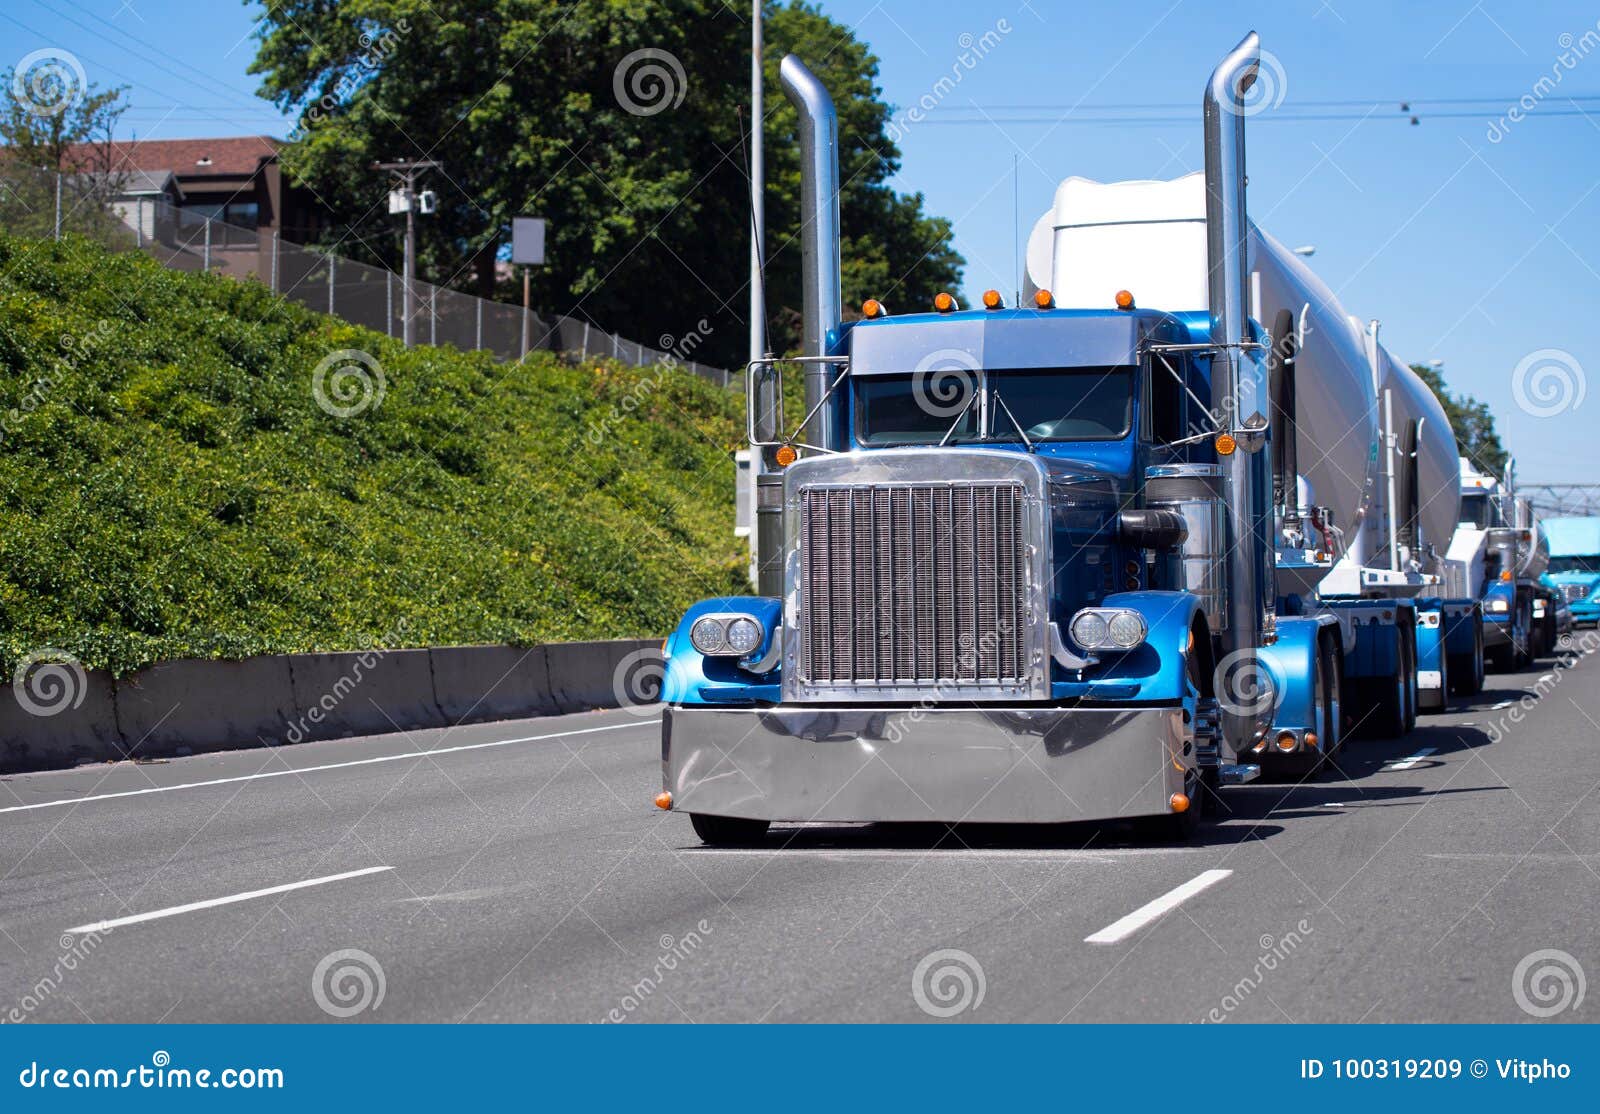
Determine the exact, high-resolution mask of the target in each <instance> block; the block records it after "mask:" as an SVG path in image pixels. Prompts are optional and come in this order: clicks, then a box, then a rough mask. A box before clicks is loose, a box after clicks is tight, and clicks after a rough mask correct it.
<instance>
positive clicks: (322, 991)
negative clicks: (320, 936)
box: [311, 948, 389, 1018]
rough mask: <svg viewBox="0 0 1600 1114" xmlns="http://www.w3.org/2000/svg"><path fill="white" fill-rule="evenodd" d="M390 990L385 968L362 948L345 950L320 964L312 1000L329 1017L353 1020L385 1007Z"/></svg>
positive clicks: (318, 962)
mask: <svg viewBox="0 0 1600 1114" xmlns="http://www.w3.org/2000/svg"><path fill="white" fill-rule="evenodd" d="M388 989H389V983H388V980H387V979H385V978H384V975H383V965H382V964H381V963H379V962H378V961H377V960H376V959H374V958H373V957H372V955H370V954H369V953H367V952H364V951H362V950H361V949H360V948H342V949H340V950H339V951H336V952H329V953H328V954H327V955H325V956H323V957H322V958H321V959H320V960H318V961H317V966H316V969H315V970H314V971H312V972H311V997H312V998H313V999H315V1000H316V1003H317V1006H318V1007H319V1008H320V1009H321V1010H322V1012H323V1013H325V1014H327V1015H328V1016H329V1017H339V1018H345V1017H354V1016H356V1014H358V1013H365V1012H366V1011H367V1010H376V1009H377V1008H378V1007H379V1006H381V1005H383V996H384V994H385V992H387V990H388Z"/></svg>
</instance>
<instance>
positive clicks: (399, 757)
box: [0, 719, 661, 814]
mask: <svg viewBox="0 0 1600 1114" xmlns="http://www.w3.org/2000/svg"><path fill="white" fill-rule="evenodd" d="M660 722H661V721H660V720H659V719H642V720H637V721H635V722H633V723H612V724H607V725H606V726H605V727H585V728H582V729H581V730H578V731H557V732H555V733H554V734H551V735H526V736H523V737H522V738H518V739H493V740H491V741H489V742H487V743H463V744H462V745H461V746H458V747H437V748H435V749H434V750H410V751H406V752H405V753H404V754H380V755H378V756H377V757H376V758H356V759H353V760H351V761H349V762H329V763H328V764H326V765H323V766H302V767H299V768H297V769H292V770H266V771H263V772H262V773H258V774H240V775H239V776H237V777H218V778H212V779H211V780H210V781H186V782H183V783H182V784H180V785H153V786H150V787H148V788H145V789H124V790H122V791H121V792H117V793H97V794H95V795H94V796H92V797H66V798H63V799H62V800H59V801H39V802H37V803H35V804H31V805H11V806H9V807H7V808H0V814H4V813H7V812H27V811H29V810H30V809H36V808H59V807H61V806H62V805H81V804H86V803H88V802H89V801H110V800H114V799H115V798H117V797H143V796H144V795H146V794H147V793H175V792H177V791H178V790H179V789H203V788H205V787H206V786H210V785H232V784H234V783H235V782H240V781H261V780H265V779H266V778H269V777H290V776H292V775H294V774H317V773H321V772H322V771H324V770H344V769H349V768H350V767H351V766H376V765H377V764H379V763H380V762H400V761H403V760H405V759H407V758H427V757H430V756H432V755H436V754H460V753H461V752H462V751H466V750H487V749H488V748H490V747H508V746H511V745H512V744H513V743H536V742H538V741H539V740H540V739H565V738H569V737H571V736H573V735H592V734H594V733H595V732H596V731H621V730H623V729H624V728H628V727H649V726H651V725H653V724H657V723H660Z"/></svg>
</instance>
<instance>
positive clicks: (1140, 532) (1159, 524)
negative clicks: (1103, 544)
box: [1117, 508, 1189, 549]
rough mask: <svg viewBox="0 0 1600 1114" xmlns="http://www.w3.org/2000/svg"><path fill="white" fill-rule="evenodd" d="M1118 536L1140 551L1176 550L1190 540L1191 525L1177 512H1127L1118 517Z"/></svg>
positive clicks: (1153, 510)
mask: <svg viewBox="0 0 1600 1114" xmlns="http://www.w3.org/2000/svg"><path fill="white" fill-rule="evenodd" d="M1117 534H1118V536H1120V537H1121V538H1122V540H1123V541H1125V542H1127V543H1128V544H1129V545H1132V546H1137V547H1138V548H1140V549H1176V548H1177V547H1178V546H1180V545H1182V544H1183V543H1184V542H1186V541H1188V540H1189V525H1188V523H1186V522H1185V521H1184V520H1183V515H1181V514H1179V513H1178V512H1177V511H1168V510H1158V509H1154V508H1147V509H1145V510H1127V511H1122V512H1120V513H1119V514H1118V515H1117Z"/></svg>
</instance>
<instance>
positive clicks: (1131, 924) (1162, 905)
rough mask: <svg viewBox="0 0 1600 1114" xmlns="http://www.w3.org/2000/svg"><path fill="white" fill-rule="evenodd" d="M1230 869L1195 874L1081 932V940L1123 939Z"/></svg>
mask: <svg viewBox="0 0 1600 1114" xmlns="http://www.w3.org/2000/svg"><path fill="white" fill-rule="evenodd" d="M1232 873H1233V871H1231V870H1208V871H1206V872H1205V873H1204V874H1200V875H1197V876H1195V877H1193V878H1191V879H1189V880H1188V881H1187V882H1185V883H1184V884H1183V885H1181V886H1179V887H1178V888H1177V889H1175V890H1169V891H1168V892H1167V893H1164V894H1162V895H1161V896H1160V897H1158V898H1156V899H1155V900H1154V901H1152V902H1150V903H1149V904H1148V905H1141V906H1140V907H1139V908H1137V909H1135V910H1134V911H1133V912H1131V913H1129V914H1128V915H1127V916H1126V917H1123V918H1122V919H1121V920H1119V921H1114V922H1112V923H1111V924H1108V925H1106V927H1104V928H1102V929H1101V930H1100V931H1099V932H1096V933H1094V934H1093V935H1092V936H1085V937H1084V938H1083V942H1084V943H1085V944H1115V943H1117V942H1119V941H1121V940H1126V939H1127V938H1128V937H1130V936H1132V935H1133V934H1134V933H1135V932H1138V931H1139V930H1140V929H1141V928H1143V927H1144V926H1145V925H1147V924H1150V923H1152V922H1154V921H1158V920H1160V919H1161V918H1162V917H1164V916H1166V915H1167V914H1168V913H1170V912H1171V911H1172V910H1174V909H1176V908H1177V907H1178V906H1180V905H1182V904H1183V903H1184V902H1185V901H1188V900H1189V899H1190V898H1191V897H1194V896H1195V895H1196V894H1198V893H1203V892H1204V891H1206V890H1209V889H1210V888H1211V887H1212V886H1215V885H1216V884H1217V883H1218V882H1220V881H1222V880H1223V879H1224V878H1226V877H1228V876H1229V875H1230V874H1232Z"/></svg>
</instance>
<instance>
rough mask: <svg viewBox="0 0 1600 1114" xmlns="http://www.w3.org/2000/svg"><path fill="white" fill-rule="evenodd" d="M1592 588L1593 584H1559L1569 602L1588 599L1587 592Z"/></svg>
mask: <svg viewBox="0 0 1600 1114" xmlns="http://www.w3.org/2000/svg"><path fill="white" fill-rule="evenodd" d="M1593 590H1594V586H1593V585H1590V584H1563V585H1562V586H1561V591H1562V592H1563V593H1564V594H1565V595H1566V597H1567V601H1568V602H1569V603H1576V602H1577V601H1578V600H1586V599H1588V598H1589V593H1590V592H1591V591H1593Z"/></svg>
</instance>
